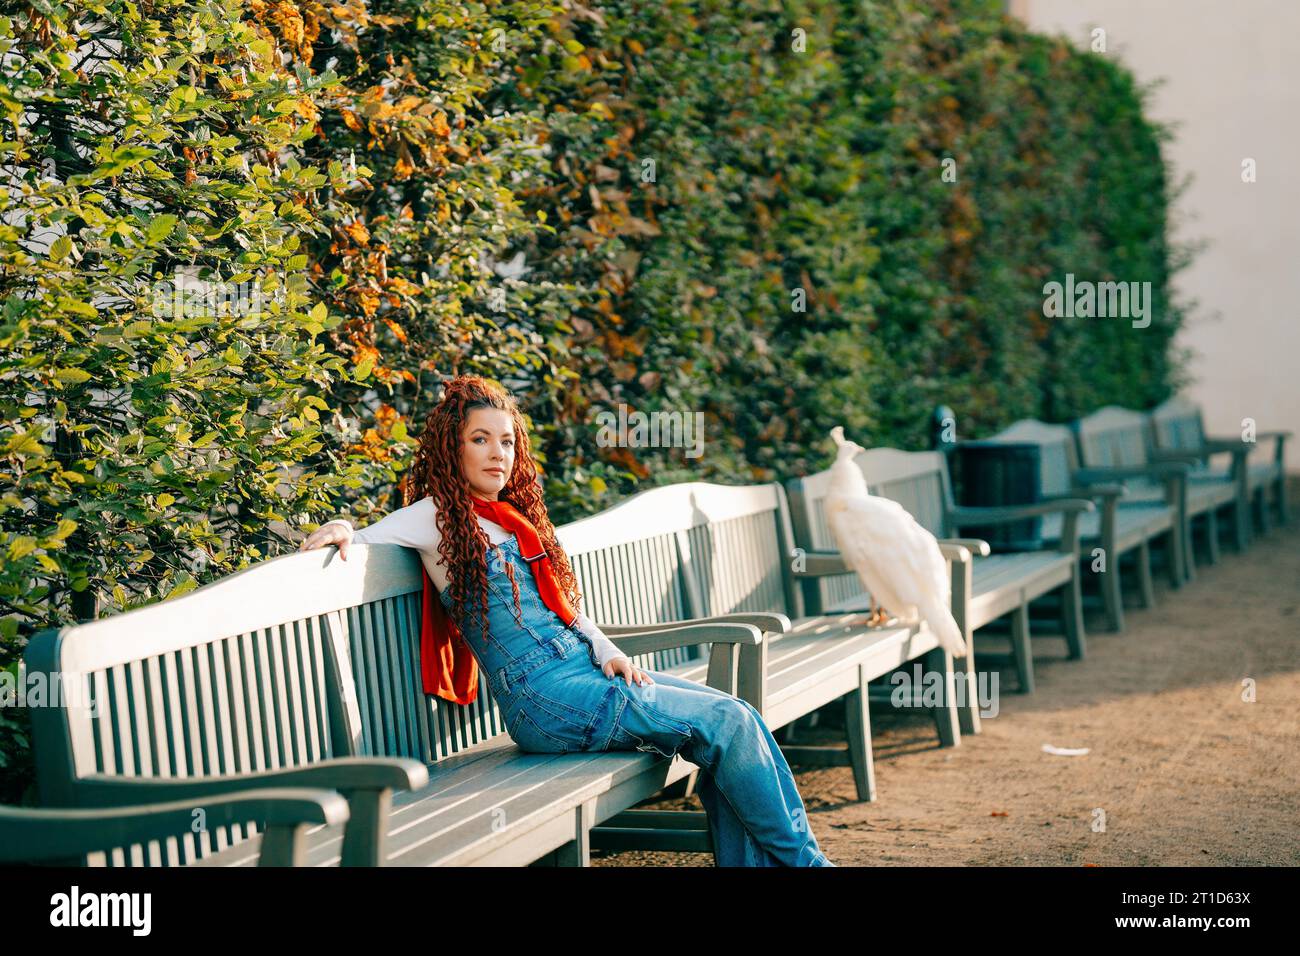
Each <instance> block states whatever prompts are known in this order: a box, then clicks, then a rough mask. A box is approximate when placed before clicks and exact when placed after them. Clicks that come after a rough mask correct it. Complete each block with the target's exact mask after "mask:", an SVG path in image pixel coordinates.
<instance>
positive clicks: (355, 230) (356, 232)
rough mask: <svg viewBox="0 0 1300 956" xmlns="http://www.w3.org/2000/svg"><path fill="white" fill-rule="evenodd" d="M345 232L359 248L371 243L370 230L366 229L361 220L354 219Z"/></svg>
mask: <svg viewBox="0 0 1300 956" xmlns="http://www.w3.org/2000/svg"><path fill="white" fill-rule="evenodd" d="M345 231H346V232H347V234H348V235H349V236H350V237H351V239H352V241H353V242H355V243H356V244H357V245H359V246H364V245H366V244H367V243H369V242H370V230H369V229H367V228H366V227H365V224H364V223H363V222H362V221H361V220H360V219H354V220H353V221H352V222H350V223H348V224H347V227H346V229H345Z"/></svg>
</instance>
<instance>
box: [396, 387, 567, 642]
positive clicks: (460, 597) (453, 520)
mask: <svg viewBox="0 0 1300 956" xmlns="http://www.w3.org/2000/svg"><path fill="white" fill-rule="evenodd" d="M476 408H496V409H500V410H502V411H505V412H509V414H510V418H511V419H512V421H513V423H514V433H515V436H514V437H515V462H514V470H513V471H512V472H511V473H510V477H509V478H508V479H507V481H506V485H505V487H504V488H502V489H501V492H500V494H499V495H498V496H497V497H498V499H499V500H501V501H506V502H509V503H510V504H511V505H513V506H514V507H515V508H516V509H517V510H518V511H519V512H520V513H521V514H523V515H524V516H525V517H527V518H528V520H529V521H531V522H532V523H533V527H535V528H536V529H537V535H538V537H539V538H541V540H542V545H543V546H544V547H545V548H546V553H547V554H549V555H550V556H551V567H552V569H553V570H554V571H555V576H556V579H557V581H558V582H559V585H560V588H561V589H562V590H563V591H564V593H565V595H566V596H567V597H568V599H569V603H570V604H571V605H572V606H573V608H574V609H575V610H580V601H581V595H580V594H579V593H578V581H577V578H575V577H574V574H573V569H572V568H571V567H570V566H569V559H568V557H567V556H566V555H565V553H564V551H563V549H562V548H561V547H560V544H559V542H558V541H557V540H556V537H555V526H554V525H553V524H552V523H551V519H550V516H549V515H548V514H547V512H546V504H545V502H544V501H543V500H542V492H541V483H540V482H539V481H538V479H537V468H536V466H535V464H534V463H533V456H532V451H531V445H530V444H529V441H528V429H527V428H526V427H525V425H524V419H523V416H522V415H521V414H520V413H519V406H518V405H517V404H516V403H515V400H514V398H513V397H512V396H511V395H510V393H509V392H507V391H506V390H505V389H504V388H503V387H502V386H501V385H500V384H498V383H497V382H494V381H492V380H491V379H486V378H483V377H482V376H479V375H459V376H457V377H456V378H453V379H449V380H448V381H446V382H444V383H443V394H442V399H441V401H439V402H438V404H437V405H436V406H434V408H433V409H432V410H431V411H430V412H429V415H428V417H427V418H426V419H425V423H424V432H423V433H422V434H421V435H420V445H419V449H418V450H417V451H416V453H415V462H414V465H413V466H412V468H411V471H410V472H409V474H408V475H407V476H406V478H405V479H404V480H403V483H402V489H403V499H404V500H403V504H404V505H409V504H413V503H414V502H416V501H421V500H423V499H424V498H426V497H431V498H433V504H434V507H435V508H436V509H437V519H436V520H437V522H438V532H439V533H440V534H441V535H442V541H441V543H440V544H439V545H438V554H439V555H440V556H441V560H440V561H439V563H440V564H442V565H444V566H445V567H446V568H447V581H448V584H447V587H448V589H449V590H450V592H451V617H452V620H453V621H456V622H457V624H459V623H460V622H461V621H463V620H465V611H466V609H467V608H468V607H469V604H470V600H469V598H470V595H471V594H472V595H475V596H476V597H477V599H478V600H477V601H476V604H477V606H478V609H479V612H480V620H481V626H482V634H483V639H484V640H485V641H486V640H487V568H486V566H485V564H484V561H483V553H484V551H485V549H486V548H487V547H488V546H489V545H490V544H491V541H490V540H489V539H488V536H487V534H486V533H485V532H484V531H483V528H482V527H481V526H480V525H479V523H478V518H477V516H476V515H475V513H474V506H473V505H472V504H471V503H470V486H469V483H468V482H467V481H466V480H465V477H464V475H463V474H462V473H461V468H460V461H461V443H462V441H463V438H462V435H463V433H464V429H465V425H466V423H467V422H468V421H469V415H470V412H472V411H473V410H474V409H476ZM506 573H507V574H508V575H509V577H510V586H511V589H512V591H513V594H514V602H515V607H514V611H515V620H516V621H518V622H519V626H520V627H523V616H522V611H521V609H520V607H519V583H518V582H517V581H516V580H515V574H514V565H512V564H509V563H507V564H506Z"/></svg>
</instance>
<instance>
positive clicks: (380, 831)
mask: <svg viewBox="0 0 1300 956" xmlns="http://www.w3.org/2000/svg"><path fill="white" fill-rule="evenodd" d="M428 782H429V770H428V768H427V767H425V765H424V764H422V763H421V762H420V761H418V760H412V759H410V758H409V757H337V758H334V759H331V760H321V761H319V762H317V763H313V764H306V765H304V766H301V767H285V768H283V769H279V770H258V771H252V772H249V773H235V774H224V775H220V776H207V777H123V776H114V775H109V774H93V775H90V776H86V777H82V778H81V779H79V780H78V781H77V800H78V802H80V803H82V804H83V805H91V806H96V807H115V806H126V805H129V804H137V803H148V802H151V801H159V800H161V801H173V800H186V799H188V800H203V799H206V798H209V797H213V796H217V795H220V794H226V793H234V792H237V791H240V790H262V789H271V788H283V787H324V788H329V789H332V790H337V791H338V792H339V793H341V794H342V795H343V796H344V797H345V798H346V799H347V802H348V810H349V814H350V818H349V820H348V824H347V826H346V827H345V828H344V831H343V865H344V866H381V865H382V863H383V850H384V842H385V837H386V835H387V832H388V806H389V804H390V801H391V799H392V791H393V790H394V789H406V790H417V789H419V788H420V787H423V786H424V785H425V784H427V783H428ZM186 829H188V827H186Z"/></svg>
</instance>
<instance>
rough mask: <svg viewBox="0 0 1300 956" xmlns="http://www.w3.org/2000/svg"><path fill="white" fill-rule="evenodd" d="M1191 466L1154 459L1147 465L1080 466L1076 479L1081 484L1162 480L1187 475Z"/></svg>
mask: <svg viewBox="0 0 1300 956" xmlns="http://www.w3.org/2000/svg"><path fill="white" fill-rule="evenodd" d="M1190 470H1191V467H1190V466H1189V465H1188V464H1187V463H1186V462H1183V461H1153V462H1151V463H1149V464H1146V465H1106V466H1104V467H1097V468H1080V469H1079V470H1078V471H1076V472H1075V473H1074V476H1073V477H1074V480H1075V481H1076V482H1079V483H1080V484H1085V485H1094V484H1101V483H1103V482H1111V481H1117V480H1118V481H1123V480H1124V479H1125V478H1151V479H1155V480H1160V479H1164V478H1169V477H1176V476H1179V475H1186V474H1187V472H1188V471H1190Z"/></svg>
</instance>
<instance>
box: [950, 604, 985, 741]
mask: <svg viewBox="0 0 1300 956" xmlns="http://www.w3.org/2000/svg"><path fill="white" fill-rule="evenodd" d="M962 630H963V631H964V632H965V633H963V635H962V638H963V640H965V642H966V651H967V653H966V656H965V657H959V658H955V659H954V660H953V667H954V668H955V669H956V680H959V681H962V682H964V683H965V685H966V686H965V696H964V697H963V698H962V706H961V707H960V708H959V709H958V711H957V722H958V725H959V726H960V727H961V732H962V733H963V734H972V735H973V734H978V733H979V732H980V704H979V695H978V694H977V693H976V692H975V690H976V688H977V687H978V686H979V685H978V684H976V683H975V678H976V674H975V640H974V635H973V634H971V633H970V632H969V631H967V630H966V629H965V628H962Z"/></svg>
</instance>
